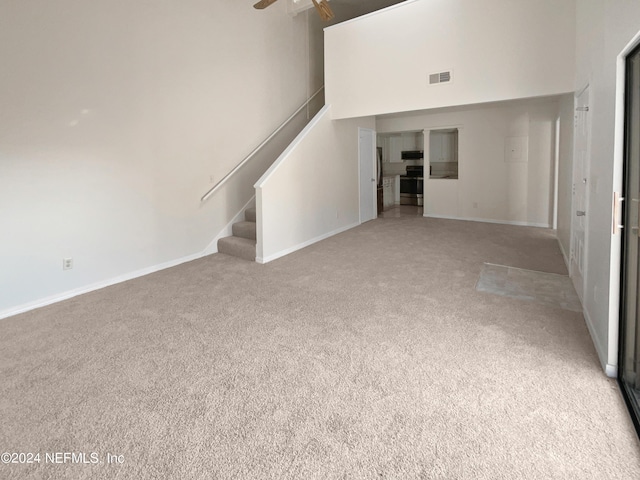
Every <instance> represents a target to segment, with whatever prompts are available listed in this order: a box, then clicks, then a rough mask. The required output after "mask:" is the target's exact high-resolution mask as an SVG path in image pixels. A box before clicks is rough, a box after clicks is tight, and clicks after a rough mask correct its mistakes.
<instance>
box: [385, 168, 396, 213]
mask: <svg viewBox="0 0 640 480" xmlns="http://www.w3.org/2000/svg"><path fill="white" fill-rule="evenodd" d="M395 183H396V178H395V176H394V177H383V178H382V194H383V205H384V209H385V210H386V209H387V208H389V207H393V206H394V205H395Z"/></svg>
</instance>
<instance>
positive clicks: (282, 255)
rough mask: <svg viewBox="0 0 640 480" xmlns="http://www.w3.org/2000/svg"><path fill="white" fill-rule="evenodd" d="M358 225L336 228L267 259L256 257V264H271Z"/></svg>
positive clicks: (357, 223) (358, 223)
mask: <svg viewBox="0 0 640 480" xmlns="http://www.w3.org/2000/svg"><path fill="white" fill-rule="evenodd" d="M358 225H360V222H356V223H353V224H351V225H346V226H344V227H340V228H338V229H336V230H333V231H331V232H328V233H324V234H322V235H319V236H317V237H315V238H312V239H310V240H307V241H306V242H302V243H299V244H297V245H294V246H293V247H289V248H285V249H284V250H281V251H279V252H277V253H274V254H272V255H269V256H267V257H256V262H258V263H263V264H264V263H269V262H272V261H274V260H277V259H278V258H280V257H284V256H285V255H289V254H290V253H293V252H295V251H297V250H301V249H303V248H304V247H308V246H309V245H313V244H314V243H317V242H319V241H320V240H324V239H325V238H329V237H333V236H334V235H337V234H339V233H342V232H346V231H347V230H350V229H352V228H354V227H357V226H358Z"/></svg>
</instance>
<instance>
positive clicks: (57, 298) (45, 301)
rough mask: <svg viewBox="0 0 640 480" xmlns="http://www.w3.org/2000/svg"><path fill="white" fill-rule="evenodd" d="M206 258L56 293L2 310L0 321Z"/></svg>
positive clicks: (181, 260)
mask: <svg viewBox="0 0 640 480" xmlns="http://www.w3.org/2000/svg"><path fill="white" fill-rule="evenodd" d="M205 256H207V253H205V252H199V253H195V254H193V255H188V256H186V257H182V258H177V259H174V260H169V261H168V262H164V263H160V264H158V265H153V266H151V267H145V268H141V269H140V270H136V271H134V272H129V273H125V274H123V275H118V276H117V277H113V278H110V279H108V280H103V281H101V282H96V283H92V284H90V285H85V286H83V287H79V288H74V289H73V290H67V291H66V292H62V293H58V294H55V295H51V296H49V297H45V298H41V299H39V300H35V301H33V302H29V303H24V304H22V305H19V306H17V307H11V308H9V309H7V310H3V311H1V312H0V319H3V318H7V317H11V316H13V315H18V314H19V313H24V312H28V311H29V310H35V309H36V308H40V307H45V306H47V305H51V304H53V303H57V302H61V301H63V300H68V299H69V298H73V297H76V296H78V295H82V294H84V293H89V292H93V291H95V290H100V289H101V288H105V287H109V286H111V285H115V284H117V283H122V282H126V281H128V280H133V279H134V278H138V277H143V276H145V275H149V274H150V273H155V272H158V271H160V270H164V269H166V268H171V267H175V266H177V265H180V264H182V263H186V262H191V261H193V260H197V259H199V258H202V257H205Z"/></svg>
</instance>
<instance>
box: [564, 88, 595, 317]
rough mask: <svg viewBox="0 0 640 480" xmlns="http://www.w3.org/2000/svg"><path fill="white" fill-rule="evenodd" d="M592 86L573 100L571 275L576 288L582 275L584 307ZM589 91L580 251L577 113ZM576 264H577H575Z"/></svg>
mask: <svg viewBox="0 0 640 480" xmlns="http://www.w3.org/2000/svg"><path fill="white" fill-rule="evenodd" d="M589 87H590V82H589V83H587V84H586V85H585V86H584V87H582V88H581V89H580V90H578V91H576V93H575V94H574V100H573V106H574V122H573V165H572V172H571V234H570V240H571V242H570V246H569V275H570V277H571V279H572V281H573V284H574V288H576V282H575V277H576V273H578V274H579V275H580V280H581V282H580V285H579V286H580V291H578V288H576V293H577V294H578V297H580V302H581V303H582V305H583V308H584V304H585V285H586V281H587V270H588V265H587V261H586V260H587V252H588V247H589V245H588V244H589V240H588V237H587V232H588V231H589V214H590V212H589V209H590V208H589V177H590V174H591V135H592V131H591V123H592V120H591V118H592V116H591V112H590V111H589V104H590V103H591V89H590V88H589ZM585 92H587V93H588V98H587V104H586V111H585V116H586V120H585V122H586V124H585V128H586V140H587V144H586V145H585V158H584V164H583V165H582V172H581V173H582V175H583V179H584V182H583V185H584V186H583V187H582V188H584V199H583V205H582V208H584V211H585V212H586V215H585V216H584V217H582V218H583V219H584V220H583V224H584V226H583V232H582V235H583V241H582V248H581V249H579V252H576V245H575V230H576V228H575V226H576V223H577V222H578V221H579V220H577V211H578V208H579V206H578V205H577V203H576V188H579V187H578V186H577V185H576V183H577V181H576V169H577V168H579V162H578V160H579V159H578V156H577V155H576V151H577V148H576V145H577V144H578V134H577V127H578V125H577V121H576V117H575V115H578V114H579V113H578V112H579V111H580V110H581V109H582V108H584V106H581V102H579V99H580V97H582V95H583V94H584V93H585ZM578 253H580V254H581V255H580V256H581V257H582V258H581V259H577V258H576V257H577V256H578ZM574 264H575V265H574ZM580 264H582V271H581V272H576V268H577V269H578V270H579V269H580V267H579V265H580Z"/></svg>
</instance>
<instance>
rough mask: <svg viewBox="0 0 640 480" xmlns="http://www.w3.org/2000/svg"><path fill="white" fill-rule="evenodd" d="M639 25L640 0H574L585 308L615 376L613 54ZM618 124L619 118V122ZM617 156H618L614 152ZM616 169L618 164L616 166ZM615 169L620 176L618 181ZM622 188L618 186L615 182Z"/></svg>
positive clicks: (604, 361) (617, 238) (606, 363)
mask: <svg viewBox="0 0 640 480" xmlns="http://www.w3.org/2000/svg"><path fill="white" fill-rule="evenodd" d="M639 30H640V2H636V1H630V0H626V1H616V2H610V1H605V0H581V1H579V2H578V3H577V32H576V38H577V54H576V71H577V73H576V81H575V89H576V90H579V89H581V88H583V87H585V86H586V85H587V84H588V85H589V97H590V105H589V115H590V117H591V142H590V150H591V155H590V176H589V179H588V195H589V200H588V202H589V203H588V212H587V216H588V222H589V229H588V231H587V232H586V243H587V245H586V249H587V251H586V267H585V268H586V274H585V294H584V305H583V307H584V312H585V317H586V320H587V324H588V326H589V329H590V331H591V334H592V336H593V339H594V343H595V345H596V349H597V350H598V354H599V356H600V361H601V363H602V365H603V367H604V368H605V369H606V371H607V373H609V374H610V375H615V371H616V366H617V363H618V361H617V353H618V349H617V342H618V309H617V306H618V302H619V297H618V291H617V287H616V286H617V283H618V280H619V275H618V271H619V270H618V266H619V263H618V262H619V259H618V258H616V257H615V255H614V257H613V258H611V256H610V252H611V251H612V249H613V250H614V251H615V250H616V249H617V248H619V244H620V243H619V242H620V235H615V236H612V233H611V225H612V201H611V199H612V195H613V189H614V182H616V180H615V179H614V158H616V155H617V154H618V151H617V150H615V149H614V139H615V132H616V121H617V120H616V115H615V107H616V57H617V56H618V55H619V54H620V53H621V52H622V50H623V49H624V48H625V46H626V45H627V43H628V42H629V41H630V40H631V39H632V38H633V37H634V36H635V35H636V34H637V33H638V31H639ZM618 126H620V125H619V123H618ZM618 158H621V157H618ZM617 168H620V165H619V164H618V165H617ZM619 178H620V176H619V174H618V180H617V182H618V183H619ZM616 190H617V191H620V185H616Z"/></svg>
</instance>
